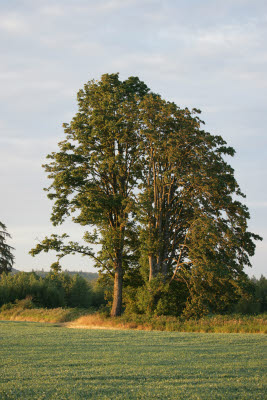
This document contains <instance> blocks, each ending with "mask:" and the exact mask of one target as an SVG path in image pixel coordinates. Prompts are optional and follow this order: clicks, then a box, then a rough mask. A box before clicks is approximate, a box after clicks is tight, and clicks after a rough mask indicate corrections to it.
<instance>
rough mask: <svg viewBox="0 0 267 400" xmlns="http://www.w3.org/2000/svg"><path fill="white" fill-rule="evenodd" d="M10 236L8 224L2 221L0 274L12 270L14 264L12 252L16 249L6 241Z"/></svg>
mask: <svg viewBox="0 0 267 400" xmlns="http://www.w3.org/2000/svg"><path fill="white" fill-rule="evenodd" d="M10 237H11V236H10V234H9V233H8V232H7V230H6V226H5V225H4V224H3V223H2V222H0V275H1V274H2V273H3V272H10V271H11V269H12V266H13V264H14V256H13V254H12V251H13V250H14V249H13V247H11V246H9V245H8V244H7V243H6V239H7V238H10Z"/></svg>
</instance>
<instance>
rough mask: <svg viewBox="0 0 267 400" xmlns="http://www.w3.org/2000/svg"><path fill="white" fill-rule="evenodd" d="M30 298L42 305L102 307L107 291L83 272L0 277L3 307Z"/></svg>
mask: <svg viewBox="0 0 267 400" xmlns="http://www.w3.org/2000/svg"><path fill="white" fill-rule="evenodd" d="M26 297H31V298H32V301H33V303H34V304H35V305H36V306H39V307H47V308H56V307H80V308H89V307H94V308H97V309H98V308H99V307H100V306H101V305H102V304H104V303H105V300H104V290H103V288H101V287H100V286H99V285H98V284H97V282H96V281H91V282H89V281H88V280H87V279H85V278H84V277H82V276H81V275H80V274H75V275H71V274H69V273H66V272H62V273H59V274H55V273H53V272H50V273H46V274H45V276H44V277H42V276H40V275H39V274H37V273H35V272H18V273H16V274H14V275H12V274H8V275H7V274H5V273H3V274H2V275H1V276H0V306H2V305H3V304H7V303H13V302H14V301H16V300H22V299H25V298H26Z"/></svg>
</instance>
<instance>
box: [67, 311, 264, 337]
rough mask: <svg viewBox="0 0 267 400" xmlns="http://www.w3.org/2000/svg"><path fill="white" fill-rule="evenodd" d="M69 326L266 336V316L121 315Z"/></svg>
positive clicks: (95, 316) (80, 320) (82, 320)
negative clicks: (185, 316) (262, 334)
mask: <svg viewBox="0 0 267 400" xmlns="http://www.w3.org/2000/svg"><path fill="white" fill-rule="evenodd" d="M70 326H71V327H75V326H77V327H89V328H92V327H98V328H100V327H103V328H104V327H108V328H117V329H138V330H159V331H167V332H205V333H207V332H210V333H267V314H261V315H258V316H241V315H235V316H234V315H214V316H210V317H204V318H200V319H190V320H185V319H182V318H178V317H168V316H160V317H156V316H153V317H148V316H145V315H143V316H142V315H141V316H140V315H139V316H138V315H135V316H133V315H130V316H127V315H123V316H122V317H117V318H109V317H105V316H103V315H101V314H98V313H95V314H91V315H83V316H81V317H79V318H78V319H77V320H75V321H73V322H72V323H71V324H70Z"/></svg>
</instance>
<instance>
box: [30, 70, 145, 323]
mask: <svg viewBox="0 0 267 400" xmlns="http://www.w3.org/2000/svg"><path fill="white" fill-rule="evenodd" d="M148 91H149V89H148V87H147V86H146V85H145V84H144V83H143V82H141V81H140V80H139V79H138V78H135V77H130V78H128V79H127V80H125V81H120V80H119V76H118V74H110V75H109V74H106V75H103V76H102V78H101V80H100V81H89V82H88V83H87V84H85V85H84V89H82V90H80V91H79V92H78V95H77V98H78V107H79V110H78V113H77V114H76V116H75V117H74V118H73V120H72V121H71V123H70V124H63V126H64V130H65V134H66V139H65V140H63V141H62V142H60V143H59V151H58V152H54V153H52V154H51V155H49V156H48V158H49V159H50V160H51V162H50V164H46V165H45V166H44V168H45V170H46V172H48V173H49V175H48V177H49V178H50V179H51V180H52V184H51V186H50V187H49V188H48V191H49V192H50V193H49V194H48V197H49V198H50V199H51V200H54V207H53V212H52V217H51V220H52V222H53V224H54V225H57V224H61V223H62V222H63V221H64V219H65V218H66V217H68V216H70V215H73V221H74V222H76V223H79V224H81V225H84V226H94V227H96V228H97V231H96V233H95V234H93V235H92V234H90V233H89V232H87V233H86V235H85V239H86V241H87V242H90V243H95V244H96V243H98V244H100V245H101V246H102V249H101V251H100V252H99V254H98V256H96V255H95V254H94V252H93V251H92V249H90V248H88V247H87V248H86V249H85V248H84V247H82V248H79V249H78V247H79V245H78V244H77V243H76V245H75V246H73V243H70V244H69V245H64V244H63V242H62V239H64V238H62V237H55V236H54V237H53V238H51V239H49V238H46V239H45V242H44V243H42V244H39V245H38V246H39V247H38V246H37V247H36V249H33V250H32V254H33V255H35V254H37V253H38V252H40V251H42V250H45V249H47V245H48V247H49V248H50V249H55V250H60V251H61V253H60V257H61V256H63V255H64V254H65V253H64V251H65V250H66V251H67V253H66V254H69V252H71V251H72V250H73V251H79V252H84V254H87V255H89V256H91V257H92V258H93V259H94V260H95V261H96V265H97V266H98V267H100V268H101V269H102V270H104V271H106V272H108V273H109V274H110V275H111V277H112V279H113V280H114V292H113V306H112V311H111V315H112V316H117V315H120V314H121V310H122V282H123V274H124V272H125V270H126V269H127V268H129V267H130V266H131V264H132V262H134V256H133V253H132V252H131V243H133V242H134V241H133V237H134V236H135V229H134V221H133V219H132V213H133V211H134V206H135V204H134V203H135V202H134V198H135V193H134V188H135V187H136V181H137V179H138V175H140V168H141V167H140V160H139V150H138V147H139V144H138V135H137V132H138V126H137V125H138V121H139V120H138V116H137V115H138V111H139V109H138V106H139V103H140V101H141V99H142V98H143V97H144V96H145V95H146V94H147V93H148ZM59 242H60V243H61V245H60V246H59ZM53 245H54V247H53ZM58 246H59V247H58ZM64 246H65V247H64ZM66 246H67V247H66ZM62 251H63V252H62Z"/></svg>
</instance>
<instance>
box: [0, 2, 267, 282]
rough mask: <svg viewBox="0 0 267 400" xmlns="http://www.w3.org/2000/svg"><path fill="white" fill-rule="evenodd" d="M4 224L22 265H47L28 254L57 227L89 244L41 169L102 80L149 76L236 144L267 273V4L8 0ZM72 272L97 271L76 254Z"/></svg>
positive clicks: (2, 94)
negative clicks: (89, 86) (60, 221)
mask: <svg viewBox="0 0 267 400" xmlns="http://www.w3.org/2000/svg"><path fill="white" fill-rule="evenodd" d="M0 54H1V56H0V57H1V62H0V84H1V90H0V103H1V104H0V190H1V194H0V221H1V222H3V223H4V224H5V225H6V226H7V229H8V232H9V233H10V234H11V235H12V240H10V241H9V244H11V245H12V246H14V248H15V251H14V254H15V257H16V259H15V268H17V269H20V270H24V271H31V270H32V269H42V268H43V269H45V270H48V269H49V266H50V264H51V262H53V261H55V256H54V255H53V254H42V255H40V256H37V257H35V258H32V257H31V256H30V255H29V254H28V252H29V250H30V249H31V248H32V247H34V246H35V245H36V244H37V241H38V240H42V238H44V236H45V235H50V234H51V233H61V232H67V233H68V234H69V235H70V236H71V238H72V239H73V240H79V239H80V238H81V237H82V235H83V232H84V229H83V228H81V227H80V226H78V225H76V224H74V223H73V222H72V221H68V222H66V223H64V225H62V226H60V227H57V228H55V227H53V226H52V224H51V222H50V215H51V209H52V203H51V201H50V200H48V199H47V197H46V193H45V192H44V191H43V188H44V187H47V186H48V185H49V180H48V179H47V177H46V174H45V172H44V170H43V168H42V167H41V165H42V164H43V163H44V162H45V157H46V155H47V154H49V153H51V152H52V151H57V143H58V142H59V141H60V140H62V139H63V137H64V134H63V129H62V123H63V122H70V120H71V119H72V117H73V116H74V115H75V113H76V112H77V102H76V94H77V92H78V90H79V89H80V88H82V87H83V85H84V84H85V83H86V82H87V81H89V80H91V79H99V78H100V77H101V75H102V74H104V73H116V72H119V73H120V78H121V79H126V78H127V77H129V76H138V77H139V78H140V79H141V80H143V81H144V82H145V83H146V84H147V85H148V86H149V87H150V88H151V90H152V91H153V92H156V93H159V94H161V95H162V97H163V98H165V99H166V100H169V101H174V102H175V103H176V104H177V105H179V106H180V107H185V106H187V107H188V108H194V107H195V108H199V109H201V110H202V115H201V119H203V120H204V121H205V123H206V125H205V129H206V130H207V131H209V132H211V133H212V134H216V135H221V136H222V137H223V138H224V139H225V140H226V141H227V143H228V144H229V145H230V146H232V147H234V148H235V150H236V155H235V157H234V158H233V159H229V160H228V162H230V164H231V165H232V166H233V168H234V169H235V177H236V179H237V181H238V183H239V185H240V186H241V189H242V191H243V192H244V193H245V194H246V196H247V197H246V199H245V200H244V201H245V203H246V204H247V205H248V207H249V210H250V214H251V219H250V221H249V230H250V231H252V232H254V233H257V234H259V235H261V236H262V237H263V241H262V242H257V249H256V254H255V256H254V257H253V258H252V259H251V262H252V265H253V267H252V269H246V272H248V274H249V275H250V276H252V275H255V276H256V277H259V276H260V275H261V274H265V276H266V259H267V241H266V238H267V227H266V220H267V218H266V217H267V185H266V182H267V180H266V175H267V174H266V170H267V162H266V160H267V157H266V156H267V154H266V149H267V146H266V144H267V140H266V137H267V135H266V126H267V110H266V106H267V95H266V91H267V2H266V0H264V1H262V0H254V1H251V0H224V1H222V0H201V1H200V0H187V1H182V0H161V1H159V0H98V1H95V0H61V1H60V0H53V1H49V0H44V1H43V0H9V1H6V0H0ZM62 264H63V267H64V268H68V269H71V270H84V271H95V270H94V268H93V264H92V262H91V261H90V260H88V259H86V258H82V257H79V256H69V257H68V258H66V259H65V260H64V261H63V263H62Z"/></svg>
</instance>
